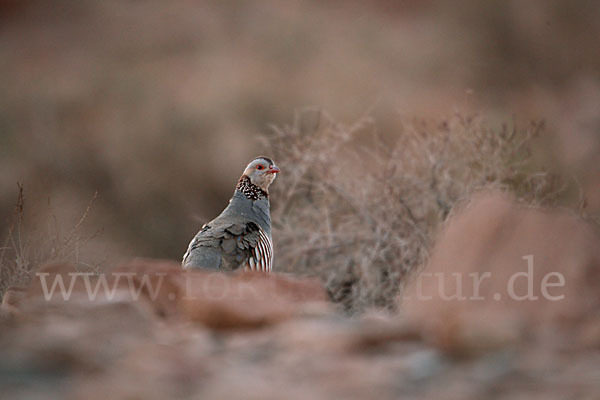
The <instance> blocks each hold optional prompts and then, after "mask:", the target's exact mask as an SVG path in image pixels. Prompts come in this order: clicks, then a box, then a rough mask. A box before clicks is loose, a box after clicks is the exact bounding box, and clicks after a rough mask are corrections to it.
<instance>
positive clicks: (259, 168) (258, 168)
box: [256, 165, 265, 171]
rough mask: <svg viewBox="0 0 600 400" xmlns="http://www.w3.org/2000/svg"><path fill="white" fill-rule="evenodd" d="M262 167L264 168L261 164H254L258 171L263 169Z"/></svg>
mask: <svg viewBox="0 0 600 400" xmlns="http://www.w3.org/2000/svg"><path fill="white" fill-rule="evenodd" d="M264 168H265V167H263V166H262V165H257V166H256V169H257V170H259V171H260V170H261V169H264Z"/></svg>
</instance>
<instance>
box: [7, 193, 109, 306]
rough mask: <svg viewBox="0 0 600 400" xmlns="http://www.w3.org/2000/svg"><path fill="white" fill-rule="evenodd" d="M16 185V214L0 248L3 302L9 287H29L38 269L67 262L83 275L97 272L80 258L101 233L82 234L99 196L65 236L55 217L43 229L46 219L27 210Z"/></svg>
mask: <svg viewBox="0 0 600 400" xmlns="http://www.w3.org/2000/svg"><path fill="white" fill-rule="evenodd" d="M17 185H18V194H17V202H16V204H15V211H14V214H13V217H12V220H11V221H10V224H9V228H8V231H7V232H6V237H5V239H4V241H3V244H2V248H0V300H2V297H3V296H4V292H5V291H6V289H8V288H9V287H11V286H25V285H27V284H28V283H29V282H30V281H31V279H32V277H33V274H34V272H35V271H36V269H37V268H38V267H39V266H40V265H42V264H45V263H50V262H61V261H64V262H70V263H73V264H74V265H76V266H77V267H78V268H79V269H80V270H82V271H95V270H96V269H97V267H96V266H94V265H90V264H87V263H86V262H85V261H83V259H82V258H81V257H80V253H81V251H82V249H83V248H84V247H85V245H86V244H87V243H88V242H89V241H90V240H92V239H93V238H94V237H96V236H97V235H98V234H99V233H100V231H96V232H95V233H94V234H91V235H87V234H84V233H83V232H82V226H83V224H84V223H85V221H86V219H87V217H88V214H89V213H90V210H91V208H92V205H93V203H94V201H95V200H96V197H97V194H95V195H94V197H93V198H92V200H91V201H90V203H89V205H88V206H87V208H86V209H85V211H84V212H83V214H82V215H81V217H80V219H79V220H78V221H77V223H76V224H75V225H73V227H71V228H70V229H68V230H67V231H66V233H64V232H62V230H61V229H60V224H59V222H58V221H57V219H56V217H53V219H52V221H51V222H49V223H48V225H47V228H42V226H41V225H42V224H41V222H43V219H41V218H39V217H38V216H37V215H36V214H35V212H34V211H33V210H30V209H28V208H27V207H25V194H24V190H23V186H22V185H21V184H19V183H17ZM26 218H29V219H32V220H33V221H34V223H33V224H31V225H27V224H25V219H26ZM29 226H32V227H33V228H30V227H29Z"/></svg>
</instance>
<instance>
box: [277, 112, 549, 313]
mask: <svg viewBox="0 0 600 400" xmlns="http://www.w3.org/2000/svg"><path fill="white" fill-rule="evenodd" d="M540 129H541V124H538V123H534V124H531V126H529V127H528V128H527V129H524V130H521V129H517V128H516V127H514V126H509V125H504V126H502V127H500V128H498V129H494V128H492V127H490V125H489V124H488V123H487V122H486V121H485V120H483V119H481V118H477V117H465V116H463V115H454V116H452V117H451V118H448V119H444V120H437V121H424V120H414V121H410V122H406V123H402V124H400V125H399V126H398V130H397V132H394V133H393V134H392V133H388V134H387V135H381V134H379V133H378V132H377V130H376V129H375V126H374V124H373V123H371V121H370V120H369V119H363V120H361V121H359V122H357V123H355V124H350V125H345V124H341V123H338V122H335V121H333V120H332V119H331V118H330V117H328V116H327V115H324V114H322V113H321V112H319V111H315V110H306V111H303V112H300V113H298V115H297V116H296V118H295V120H294V123H293V124H292V125H291V126H285V127H283V128H277V127H275V128H274V129H273V131H274V133H273V134H272V135H271V136H270V137H268V138H267V139H268V140H265V145H266V146H268V147H269V148H270V154H272V155H273V156H274V157H275V159H276V160H277V162H278V164H280V167H281V168H282V170H283V171H284V172H283V175H282V176H281V178H280V179H281V180H280V181H279V183H278V184H276V185H274V186H273V189H272V190H273V194H272V199H273V226H274V237H275V243H276V246H277V247H278V249H277V250H278V251H277V260H276V262H277V268H278V269H279V270H283V271H289V272H294V273H300V274H308V275H318V276H320V277H321V278H322V279H323V280H324V282H325V283H326V286H327V289H328V291H329V294H330V296H331V298H332V299H333V300H334V301H335V302H338V303H340V305H341V306H342V308H343V309H344V310H346V311H348V312H351V313H353V312H358V311H361V310H364V309H365V308H368V307H382V308H387V309H394V308H395V307H396V306H397V299H398V298H399V296H398V295H399V294H400V291H401V290H402V286H403V283H404V282H405V281H406V278H407V277H408V276H409V274H410V273H411V272H414V271H416V270H418V269H419V268H420V267H421V266H422V265H424V263H425V261H426V260H427V256H428V249H430V248H431V246H432V242H433V240H434V233H435V231H436V228H437V227H438V226H440V224H441V223H443V221H444V220H445V219H446V218H447V217H448V215H449V213H450V212H451V210H452V209H453V207H454V206H455V205H456V204H458V203H459V202H461V200H463V199H467V198H468V197H469V196H470V195H471V194H472V193H473V192H474V191H477V190H480V189H483V188H490V187H494V188H496V189H501V190H506V191H510V192H512V193H514V194H515V195H516V196H517V197H518V198H520V199H522V200H523V201H526V202H528V203H530V204H548V203H552V202H553V201H554V200H556V198H557V196H558V194H559V193H560V190H557V185H556V180H555V179H553V178H552V176H550V175H548V174H546V173H542V172H534V170H533V169H532V162H531V153H530V146H531V143H532V139H533V138H534V137H535V136H536V135H537V134H538V132H539V131H540Z"/></svg>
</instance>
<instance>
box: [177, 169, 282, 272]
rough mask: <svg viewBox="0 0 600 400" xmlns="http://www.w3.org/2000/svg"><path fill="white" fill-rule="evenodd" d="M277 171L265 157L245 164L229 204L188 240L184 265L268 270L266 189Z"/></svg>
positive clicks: (270, 253)
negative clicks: (246, 165)
mask: <svg viewBox="0 0 600 400" xmlns="http://www.w3.org/2000/svg"><path fill="white" fill-rule="evenodd" d="M257 160H258V161H257ZM257 167H258V168H260V169H261V171H257V170H256V168H257ZM261 167H264V168H261ZM277 172H279V168H277V166H275V164H274V163H273V162H272V161H271V160H270V159H268V158H266V157H258V158H256V159H255V160H253V161H252V162H251V163H250V164H249V165H248V167H246V170H245V171H244V174H243V175H242V177H241V178H240V181H239V182H238V186H237V188H236V190H235V193H234V194H233V197H232V198H231V200H229V205H228V206H227V207H226V208H225V209H224V210H223V212H222V213H221V214H220V215H219V216H218V217H216V218H215V219H214V220H212V221H210V222H209V223H207V224H205V225H204V226H203V227H202V229H201V230H200V232H198V233H197V234H196V236H195V237H194V239H192V241H191V242H190V244H189V246H188V250H187V252H186V253H185V255H184V256H183V262H182V264H183V266H184V268H209V269H217V270H227V271H231V270H235V269H238V268H240V267H244V268H247V269H252V270H262V271H265V272H268V271H270V270H271V268H272V262H273V244H272V243H273V240H272V236H271V215H270V205H269V197H268V192H267V190H268V186H269V185H270V184H271V182H272V181H273V179H274V177H275V173H277ZM266 174H272V175H271V177H268V176H267V175H266ZM253 181H256V182H258V183H259V184H260V186H258V185H255V184H254V183H253Z"/></svg>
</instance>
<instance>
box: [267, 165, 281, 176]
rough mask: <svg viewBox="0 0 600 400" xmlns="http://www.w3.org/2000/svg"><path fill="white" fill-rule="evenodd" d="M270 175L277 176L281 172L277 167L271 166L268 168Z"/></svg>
mask: <svg viewBox="0 0 600 400" xmlns="http://www.w3.org/2000/svg"><path fill="white" fill-rule="evenodd" d="M268 172H269V173H270V174H277V173H279V172H281V170H280V169H279V167H278V166H277V165H271V166H270V167H269V171H268Z"/></svg>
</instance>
